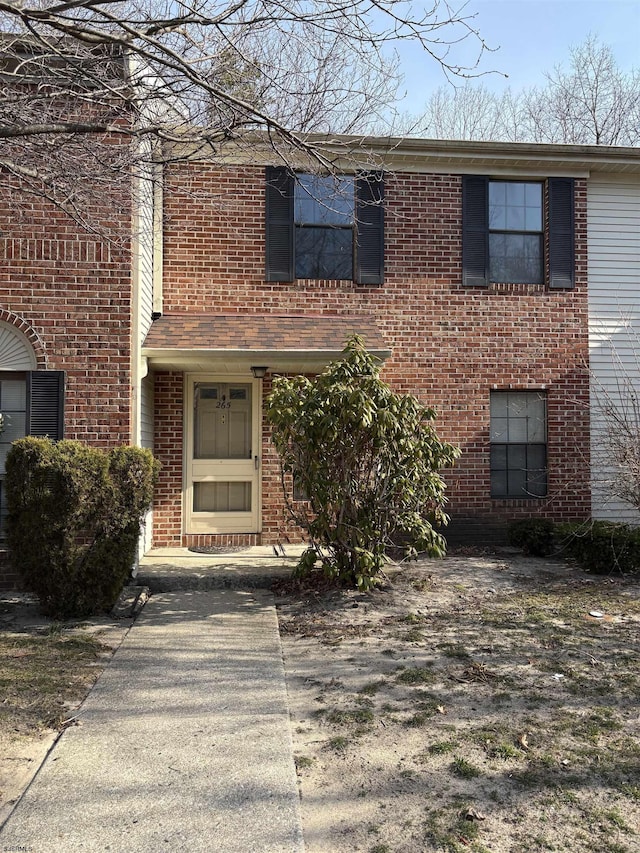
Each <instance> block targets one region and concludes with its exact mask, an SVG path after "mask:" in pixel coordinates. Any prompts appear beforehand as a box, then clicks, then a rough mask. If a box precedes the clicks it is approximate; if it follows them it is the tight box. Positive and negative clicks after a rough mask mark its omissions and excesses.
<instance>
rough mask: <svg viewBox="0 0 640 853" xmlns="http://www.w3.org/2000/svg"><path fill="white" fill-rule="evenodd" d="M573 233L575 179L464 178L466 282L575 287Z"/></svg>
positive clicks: (464, 272)
mask: <svg viewBox="0 0 640 853" xmlns="http://www.w3.org/2000/svg"><path fill="white" fill-rule="evenodd" d="M545 202H546V204H545ZM545 207H546V210H547V216H546V221H545ZM574 230H575V229H574V182H573V179H572V178H549V179H548V180H547V181H546V182H540V181H494V180H490V179H489V178H484V177H476V176H475V175H465V176H464V177H463V179H462V281H463V284H465V285H471V286H473V285H475V286H480V287H487V286H488V285H489V284H490V283H499V284H542V283H545V282H546V283H547V284H548V286H549V287H550V288H572V287H574V284H575V260H574V240H575V234H574Z"/></svg>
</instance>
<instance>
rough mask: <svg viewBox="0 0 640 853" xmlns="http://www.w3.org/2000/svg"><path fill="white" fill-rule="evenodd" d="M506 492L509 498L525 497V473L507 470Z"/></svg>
mask: <svg viewBox="0 0 640 853" xmlns="http://www.w3.org/2000/svg"><path fill="white" fill-rule="evenodd" d="M507 483H508V485H507V490H508V494H509V496H510V497H513V498H526V497H527V472H526V471H524V470H519V469H518V470H514V469H509V471H508V473H507Z"/></svg>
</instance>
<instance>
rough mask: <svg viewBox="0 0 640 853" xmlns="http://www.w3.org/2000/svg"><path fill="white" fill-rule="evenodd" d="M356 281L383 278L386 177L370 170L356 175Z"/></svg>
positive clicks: (361, 281) (381, 280)
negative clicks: (358, 175)
mask: <svg viewBox="0 0 640 853" xmlns="http://www.w3.org/2000/svg"><path fill="white" fill-rule="evenodd" d="M354 279H355V282H356V284H382V283H383V282H384V177H383V175H382V173H381V172H369V173H367V174H363V175H360V177H358V178H357V179H356V221H355V274H354Z"/></svg>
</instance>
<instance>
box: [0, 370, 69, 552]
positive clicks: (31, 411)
mask: <svg viewBox="0 0 640 853" xmlns="http://www.w3.org/2000/svg"><path fill="white" fill-rule="evenodd" d="M25 435H34V436H36V437H39V438H44V437H45V436H48V437H49V438H51V439H54V440H56V441H57V440H59V439H61V438H62V437H63V435H64V372H63V371H61V370H27V371H17V370H16V371H13V370H6V371H0V536H2V535H3V531H4V520H5V518H6V514H7V507H6V500H5V492H4V465H5V460H6V458H7V453H8V452H9V448H10V447H11V444H12V443H13V442H14V441H16V440H17V439H19V438H24V436H25Z"/></svg>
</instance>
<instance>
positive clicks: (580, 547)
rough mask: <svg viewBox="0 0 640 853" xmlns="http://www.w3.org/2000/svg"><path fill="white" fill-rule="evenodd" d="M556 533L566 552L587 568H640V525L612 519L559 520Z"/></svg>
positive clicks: (624, 570)
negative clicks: (570, 522) (633, 525)
mask: <svg viewBox="0 0 640 853" xmlns="http://www.w3.org/2000/svg"><path fill="white" fill-rule="evenodd" d="M556 536H557V540H558V544H559V546H560V547H561V549H562V552H563V553H564V554H566V555H568V556H570V557H573V559H574V560H576V562H577V563H578V564H579V565H580V566H581V567H582V568H583V569H584V570H585V571H587V572H593V573H594V574H611V573H612V572H621V573H622V574H637V573H639V572H640V528H638V527H631V526H629V525H628V524H618V523H614V522H610V521H592V522H590V523H588V524H585V523H582V524H559V525H557V527H556Z"/></svg>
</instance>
